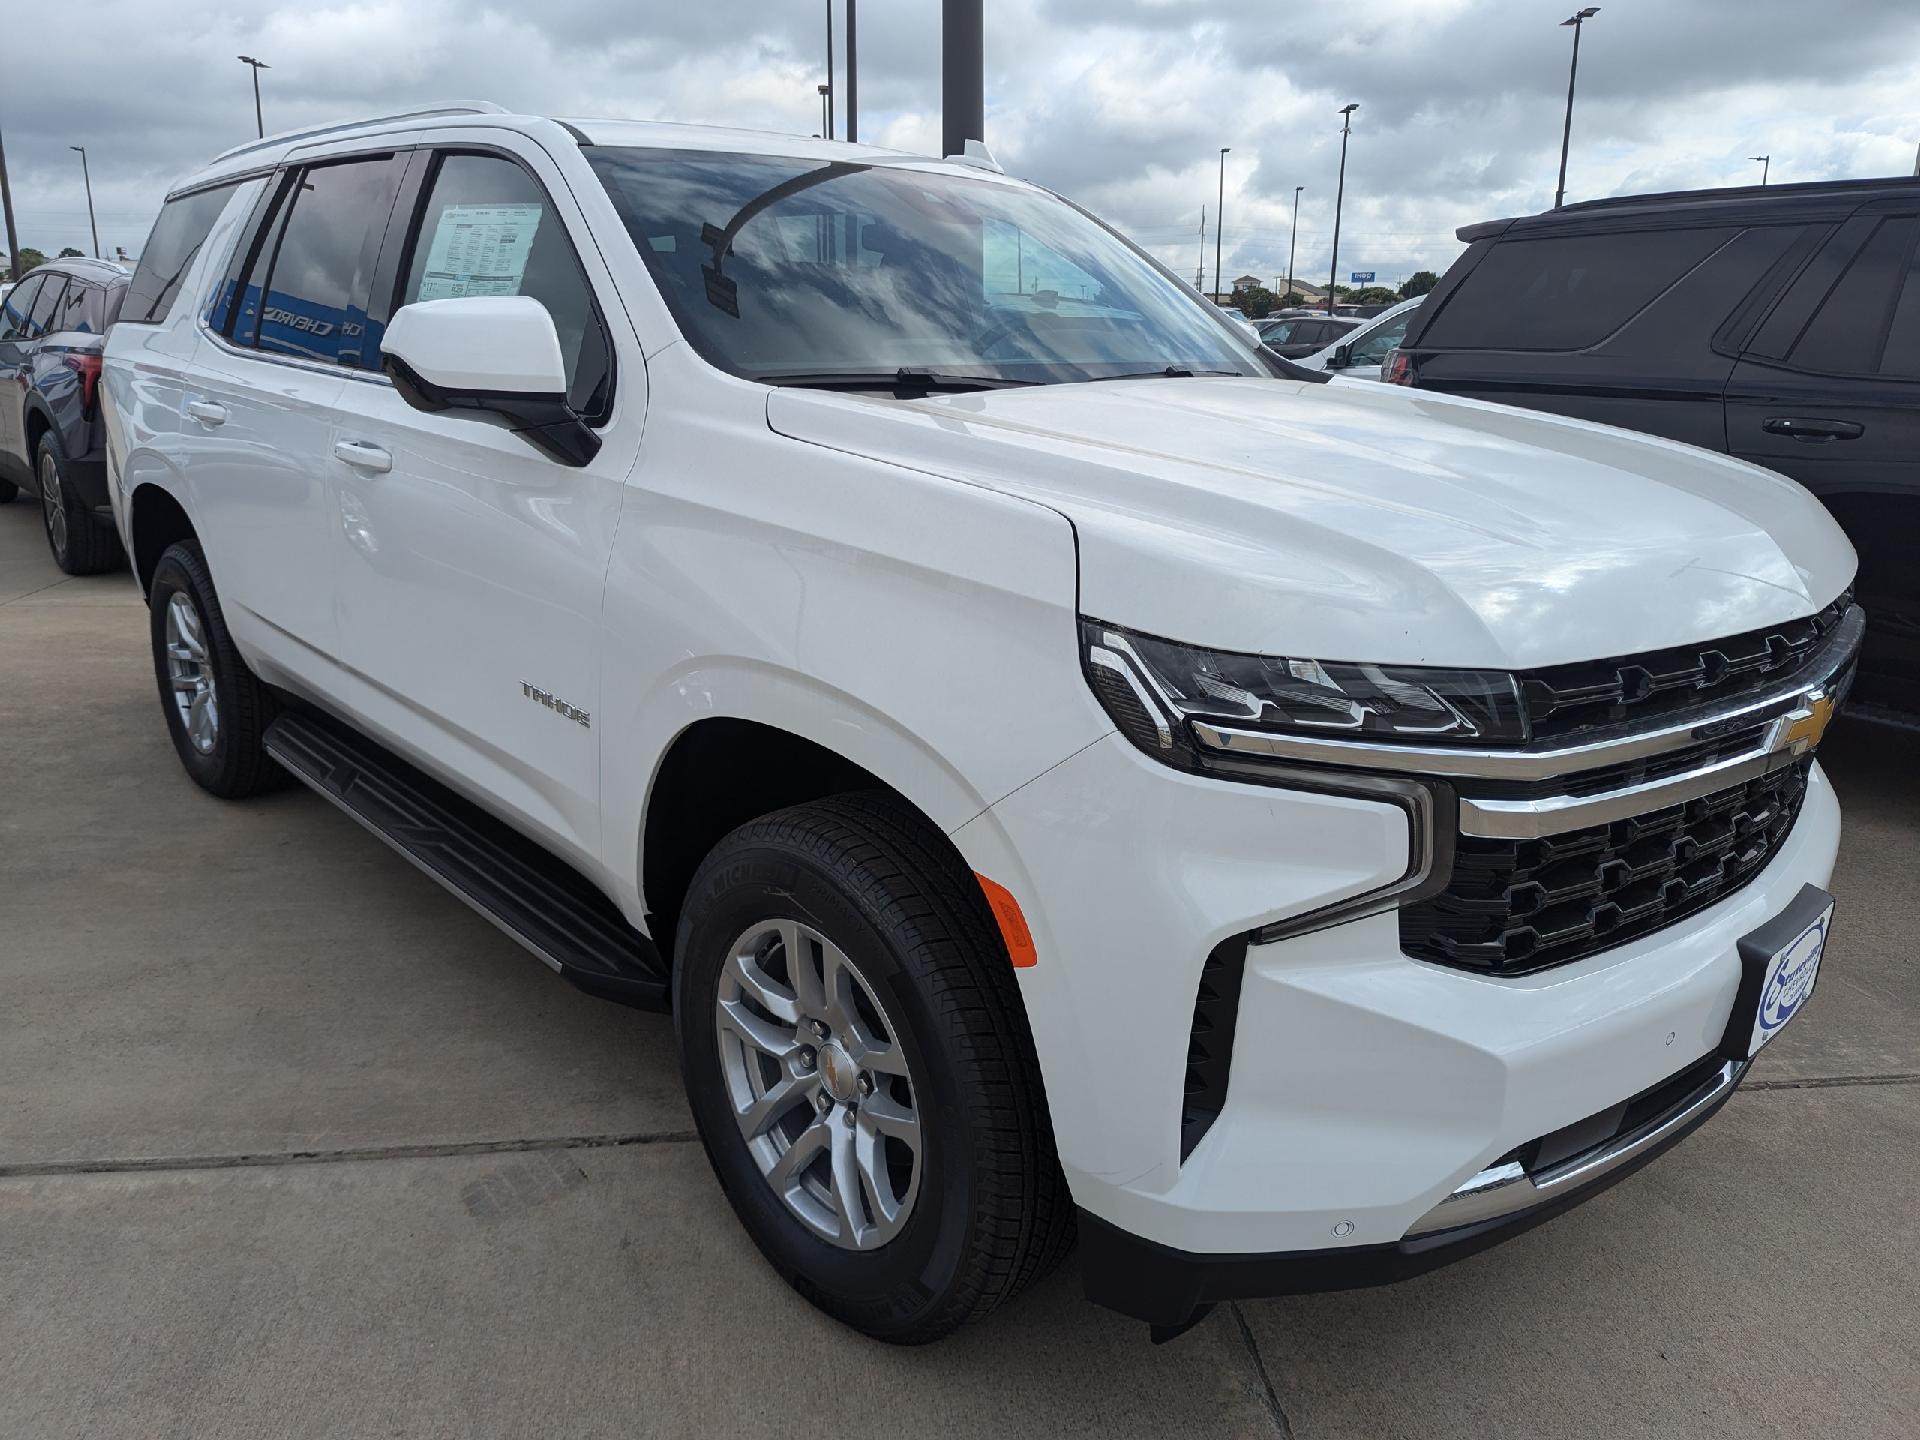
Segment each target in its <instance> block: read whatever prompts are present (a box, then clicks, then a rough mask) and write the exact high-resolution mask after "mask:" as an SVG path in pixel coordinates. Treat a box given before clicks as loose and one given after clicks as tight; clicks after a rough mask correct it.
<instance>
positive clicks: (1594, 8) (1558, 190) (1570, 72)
mask: <svg viewBox="0 0 1920 1440" xmlns="http://www.w3.org/2000/svg"><path fill="white" fill-rule="evenodd" d="M1599 13H1600V7H1599V6H1598V5H1589V6H1587V8H1586V9H1584V10H1578V11H1575V12H1574V13H1573V14H1572V15H1569V16H1568V17H1567V18H1566V19H1564V20H1562V21H1561V22H1560V24H1561V25H1562V26H1563V27H1564V26H1567V25H1571V26H1572V27H1573V63H1572V64H1571V65H1569V66H1568V67H1567V118H1566V119H1565V120H1564V121H1563V122H1562V123H1561V126H1560V183H1559V184H1558V185H1557V186H1555V187H1554V192H1553V208H1554V209H1556V210H1558V209H1559V208H1560V207H1561V206H1562V205H1564V204H1565V203H1566V200H1567V147H1568V146H1569V145H1570V144H1571V143H1572V141H1573V82H1574V81H1575V80H1577V79H1578V78H1579V77H1580V27H1581V26H1582V25H1584V24H1585V23H1586V22H1587V21H1589V20H1591V19H1592V18H1593V17H1594V16H1595V15H1598V14H1599Z"/></svg>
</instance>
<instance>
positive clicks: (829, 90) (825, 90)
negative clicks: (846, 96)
mask: <svg viewBox="0 0 1920 1440" xmlns="http://www.w3.org/2000/svg"><path fill="white" fill-rule="evenodd" d="M820 93H821V94H822V95H824V96H826V100H827V128H826V129H825V130H823V131H822V132H821V133H822V134H823V135H825V136H826V138H827V139H829V140H831V139H833V0H827V83H826V84H825V85H823V86H821V88H820Z"/></svg>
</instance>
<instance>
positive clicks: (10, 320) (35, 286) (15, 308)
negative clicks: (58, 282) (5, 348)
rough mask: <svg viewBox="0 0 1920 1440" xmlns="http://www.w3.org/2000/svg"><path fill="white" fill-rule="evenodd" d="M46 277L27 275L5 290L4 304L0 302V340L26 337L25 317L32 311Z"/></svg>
mask: <svg viewBox="0 0 1920 1440" xmlns="http://www.w3.org/2000/svg"><path fill="white" fill-rule="evenodd" d="M46 278H47V277H46V276H44V275H29V276H28V277H27V278H26V279H24V280H22V281H21V282H20V283H19V284H18V285H16V286H14V287H13V289H11V290H9V291H8V292H7V298H6V302H5V304H0V340H24V339H26V338H27V317H28V316H30V315H31V314H32V313H33V302H34V301H35V300H37V299H38V298H39V296H40V289H41V287H42V286H43V285H44V284H45V283H46Z"/></svg>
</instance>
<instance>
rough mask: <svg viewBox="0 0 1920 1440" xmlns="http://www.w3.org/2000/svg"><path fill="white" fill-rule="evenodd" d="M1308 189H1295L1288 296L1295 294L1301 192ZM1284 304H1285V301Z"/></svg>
mask: <svg viewBox="0 0 1920 1440" xmlns="http://www.w3.org/2000/svg"><path fill="white" fill-rule="evenodd" d="M1306 188H1307V187H1306V186H1304V185H1296V186H1294V187H1293V238H1292V239H1290V240H1288V241H1287V294H1289V295H1291V294H1293V251H1294V247H1295V246H1296V245H1298V244H1299V243H1300V192H1301V191H1302V190H1304V189H1306ZM1282 303H1285V302H1284V301H1283V302H1282Z"/></svg>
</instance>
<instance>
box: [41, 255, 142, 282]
mask: <svg viewBox="0 0 1920 1440" xmlns="http://www.w3.org/2000/svg"><path fill="white" fill-rule="evenodd" d="M43 270H55V271H58V272H59V273H60V274H62V275H78V276H80V277H81V278H82V279H86V280H91V281H93V282H94V283H95V284H98V285H110V284H112V283H113V282H114V281H116V280H125V279H126V278H127V277H128V276H129V275H131V274H132V273H133V272H132V271H130V270H128V269H127V268H126V266H124V265H120V264H116V263H115V262H114V261H112V260H96V259H94V258H93V257H92V256H91V255H66V256H62V257H60V258H59V259H55V260H48V261H47V262H45V263H44V264H41V265H36V266H34V267H33V269H31V270H29V271H27V274H26V275H22V276H21V277H20V278H21V279H22V280H24V279H26V278H27V275H38V274H39V273H40V272H41V271H43Z"/></svg>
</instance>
